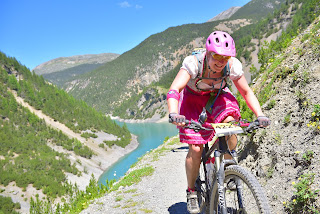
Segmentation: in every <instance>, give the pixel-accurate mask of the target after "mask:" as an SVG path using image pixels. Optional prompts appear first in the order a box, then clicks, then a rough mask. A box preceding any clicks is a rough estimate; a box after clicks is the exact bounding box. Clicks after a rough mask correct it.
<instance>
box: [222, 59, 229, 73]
mask: <svg viewBox="0 0 320 214" xmlns="http://www.w3.org/2000/svg"><path fill="white" fill-rule="evenodd" d="M229 75H230V65H229V61H228V63H227V65H226V66H225V67H224V68H223V77H228V76H229Z"/></svg>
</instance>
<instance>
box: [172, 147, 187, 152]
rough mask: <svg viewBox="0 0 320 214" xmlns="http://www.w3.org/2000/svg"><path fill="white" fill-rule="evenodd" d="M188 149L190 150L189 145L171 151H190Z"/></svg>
mask: <svg viewBox="0 0 320 214" xmlns="http://www.w3.org/2000/svg"><path fill="white" fill-rule="evenodd" d="M188 150H189V147H188V146H181V147H179V148H175V149H172V150H171V151H172V152H188Z"/></svg>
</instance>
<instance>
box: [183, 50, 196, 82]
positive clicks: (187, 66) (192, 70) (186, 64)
mask: <svg viewBox="0 0 320 214" xmlns="http://www.w3.org/2000/svg"><path fill="white" fill-rule="evenodd" d="M181 69H184V70H186V71H187V72H188V74H190V76H191V79H194V78H196V77H197V75H198V62H197V61H196V60H195V57H194V56H193V55H190V56H187V57H186V58H185V59H184V60H183V63H182V66H181Z"/></svg>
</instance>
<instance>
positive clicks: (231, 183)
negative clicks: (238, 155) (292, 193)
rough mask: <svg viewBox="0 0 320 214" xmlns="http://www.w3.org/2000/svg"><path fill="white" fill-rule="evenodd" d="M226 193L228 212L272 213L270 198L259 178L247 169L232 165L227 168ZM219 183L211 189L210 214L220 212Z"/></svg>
mask: <svg viewBox="0 0 320 214" xmlns="http://www.w3.org/2000/svg"><path fill="white" fill-rule="evenodd" d="M223 192H224V194H225V197H224V198H225V203H223V204H224V205H225V206H226V208H227V213H244V214H246V213H250V214H255V213H256V214H259V213H271V211H270V208H269V204H268V200H267V198H266V196H265V193H264V190H263V188H262V187H261V185H260V184H259V182H258V180H257V179H256V178H255V177H254V176H253V175H252V174H251V173H249V172H248V171H247V170H245V169H244V168H242V167H240V166H238V165H230V166H228V167H226V169H225V179H224V191H223ZM220 213H222V212H221V206H220V205H219V194H218V183H217V181H216V179H215V183H214V185H213V188H212V190H211V197H210V214H220Z"/></svg>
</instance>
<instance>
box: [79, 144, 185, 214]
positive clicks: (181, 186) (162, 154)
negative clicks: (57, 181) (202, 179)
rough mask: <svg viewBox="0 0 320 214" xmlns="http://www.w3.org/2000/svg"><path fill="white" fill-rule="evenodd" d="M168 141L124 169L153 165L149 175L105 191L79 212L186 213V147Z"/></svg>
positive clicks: (118, 213)
mask: <svg viewBox="0 0 320 214" xmlns="http://www.w3.org/2000/svg"><path fill="white" fill-rule="evenodd" d="M171 140H172V139H171ZM175 140H176V141H177V138H175ZM173 141H174V139H173ZM171 142H172V141H169V142H165V143H164V144H163V145H161V146H160V147H158V148H157V149H155V150H153V151H151V152H149V153H148V154H146V155H145V156H144V157H143V158H141V160H140V161H139V162H138V163H137V165H135V166H134V167H132V168H131V169H130V170H129V171H128V172H127V175H128V174H130V173H131V172H132V173H134V172H135V171H136V170H139V169H143V168H144V167H152V168H153V169H154V172H153V173H152V175H149V176H144V177H142V178H141V181H140V182H139V183H136V184H133V185H130V186H124V187H120V188H119V189H118V190H116V191H112V192H111V193H108V194H106V195H105V196H104V197H102V198H99V199H97V200H95V201H94V202H93V203H92V204H91V205H90V206H89V207H88V208H87V209H86V210H84V211H82V212H81V213H82V214H89V213H101V214H102V213H109V214H123V213H141V214H142V213H159V214H160V213H161V214H162V213H172V214H178V213H187V205H186V193H185V189H186V185H187V180H186V175H185V168H184V160H185V157H186V154H187V151H188V147H186V145H184V144H181V143H171Z"/></svg>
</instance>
